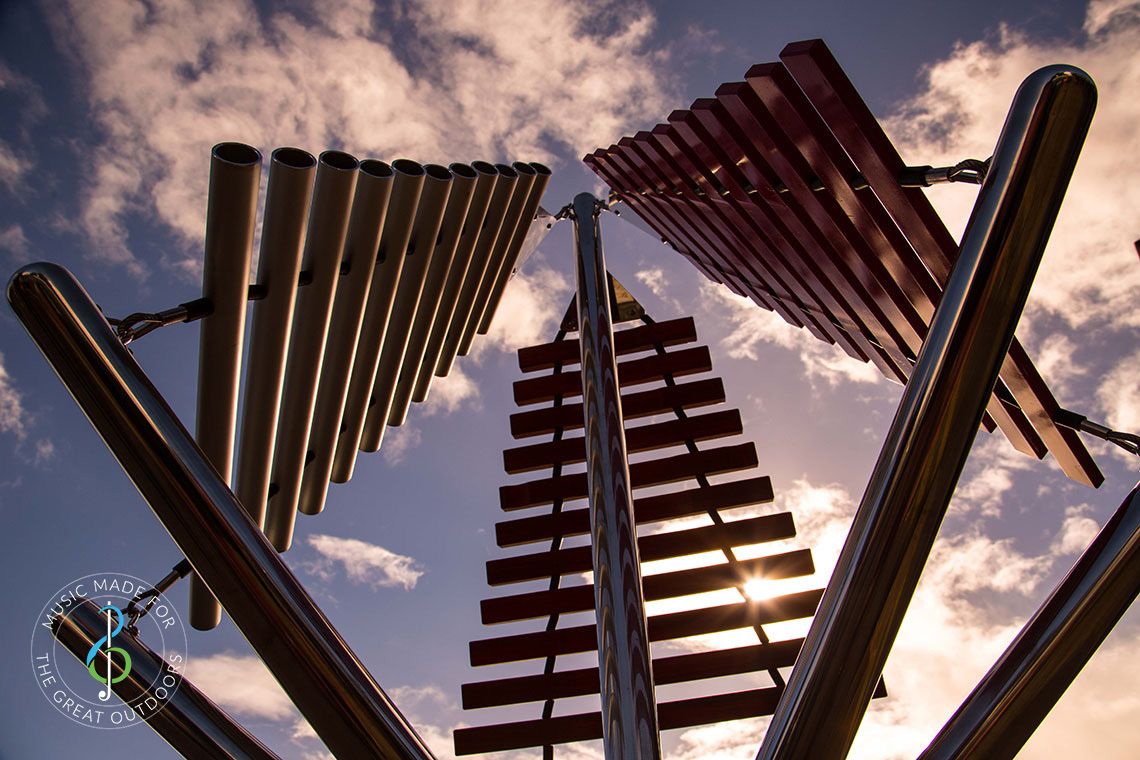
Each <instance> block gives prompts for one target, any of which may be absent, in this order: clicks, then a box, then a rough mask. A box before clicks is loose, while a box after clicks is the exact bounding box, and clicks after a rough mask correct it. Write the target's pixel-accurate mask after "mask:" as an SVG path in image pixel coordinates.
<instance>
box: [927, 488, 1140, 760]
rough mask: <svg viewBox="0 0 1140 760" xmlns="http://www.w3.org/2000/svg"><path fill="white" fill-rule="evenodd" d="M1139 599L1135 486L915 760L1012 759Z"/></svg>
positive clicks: (1139, 491)
mask: <svg viewBox="0 0 1140 760" xmlns="http://www.w3.org/2000/svg"><path fill="white" fill-rule="evenodd" d="M1137 594H1140V485H1138V486H1137V487H1136V488H1134V489H1132V492H1131V493H1130V494H1128V498H1126V499H1125V500H1124V503H1123V504H1121V505H1120V507H1119V508H1118V509H1117V510H1116V513H1115V514H1114V515H1113V516H1112V518H1111V519H1110V520H1109V521H1108V523H1107V524H1106V525H1105V526H1104V528H1103V529H1102V530H1101V532H1100V533H1099V534H1098V535H1097V537H1096V538H1095V539H1094V540H1093V542H1092V543H1091V544H1090V545H1089V547H1088V549H1086V550H1085V552H1084V554H1082V555H1081V558H1080V559H1079V560H1077V564H1076V565H1074V566H1073V569H1072V570H1070V571H1069V574H1068V575H1066V576H1065V579H1064V580H1063V581H1061V583H1060V585H1059V586H1057V588H1056V589H1055V590H1054V591H1053V593H1052V594H1051V595H1050V596H1049V598H1048V599H1047V600H1046V601H1045V603H1044V604H1043V605H1041V609H1039V610H1038V611H1037V613H1036V614H1035V615H1034V616H1033V617H1032V618H1031V619H1030V621H1029V622H1028V623H1026V624H1025V627H1024V628H1022V629H1021V632H1020V633H1019V634H1017V638H1015V639H1014V640H1013V643H1011V644H1010V645H1009V647H1008V648H1007V649H1006V650H1005V653H1004V654H1002V656H1001V658H1000V659H999V660H998V661H997V663H996V664H995V665H994V666H993V667H992V668H990V672H989V673H987V674H986V676H985V678H983V679H982V680H981V681H980V682H979V683H978V685H977V686H976V687H975V688H974V691H973V692H971V694H970V696H969V697H967V698H966V701H965V702H963V703H962V706H961V707H959V708H958V711H957V712H956V713H954V717H953V718H951V719H950V721H949V722H948V723H947V724H946V725H945V726H944V727H943V728H942V730H941V731H939V732H938V736H936V737H935V738H934V741H933V742H931V744H930V746H929V747H927V748H926V751H925V752H923V753H922V755H921V758H922V760H957V759H958V758H971V757H985V758H992V760H1001V759H1002V758H1012V757H1014V756H1016V755H1017V753H1018V752H1019V751H1020V750H1021V747H1022V746H1023V745H1024V744H1025V742H1026V741H1027V740H1028V739H1029V737H1030V736H1031V735H1032V734H1033V732H1034V731H1035V730H1037V727H1038V726H1039V725H1040V724H1041V721H1043V720H1044V719H1045V716H1046V715H1048V714H1049V711H1050V710H1052V709H1053V706H1054V705H1055V704H1056V703H1057V700H1059V699H1060V698H1061V695H1062V694H1064V693H1065V689H1067V688H1069V684H1071V683H1072V682H1073V679H1074V678H1076V677H1077V674H1078V673H1080V672H1081V668H1083V667H1084V666H1085V664H1086V663H1087V662H1088V661H1089V659H1090V658H1091V657H1092V656H1093V653H1095V652H1096V650H1097V647H1099V646H1100V645H1101V642H1103V641H1104V639H1105V637H1107V636H1108V634H1109V632H1110V631H1111V630H1112V628H1113V626H1115V625H1116V623H1117V621H1119V620H1120V618H1121V616H1122V615H1123V614H1124V613H1125V612H1126V611H1127V610H1128V607H1129V606H1130V605H1131V604H1132V602H1133V601H1134V600H1135V599H1136V596H1137Z"/></svg>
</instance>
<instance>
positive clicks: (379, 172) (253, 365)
mask: <svg viewBox="0 0 1140 760" xmlns="http://www.w3.org/2000/svg"><path fill="white" fill-rule="evenodd" d="M260 173H261V154H260V153H259V152H258V151H257V150H255V149H254V148H252V147H250V146H248V145H242V144H238V143H222V144H220V145H217V146H215V147H214V150H213V153H212V161H211V169H210V191H209V202H208V211H207V221H206V246H205V248H206V254H205V271H204V275H203V295H204V297H205V298H206V299H208V300H209V302H210V304H211V306H212V312H211V313H210V315H209V316H207V317H206V318H205V319H203V321H202V333H201V347H200V352H199V371H198V402H197V422H196V425H197V427H196V432H195V435H196V439H197V441H198V443H199V445H200V446H201V448H202V450H203V452H204V453H205V455H206V456H207V458H208V459H209V460H210V462H211V463H212V464H213V465H214V466H215V468H216V469H217V470H218V472H219V473H220V474H221V475H222V477H223V478H224V479H225V480H226V482H227V483H230V485H231V487H232V488H233V490H234V493H235V494H236V495H237V497H238V499H239V500H240V501H241V503H242V504H243V505H244V507H245V509H246V510H247V511H248V513H249V515H250V517H251V519H252V520H253V521H254V522H255V523H258V524H259V525H261V526H262V528H263V529H264V531H265V534H266V536H267V537H268V538H269V540H270V541H271V542H272V543H273V545H274V546H275V547H276V548H277V549H278V550H279V551H285V550H286V549H288V548H289V546H290V544H291V542H292V537H293V528H294V523H295V520H296V513H297V511H298V509H299V510H300V511H301V512H304V513H305V514H317V513H319V512H320V511H321V510H322V509H323V508H324V504H325V499H326V495H327V492H328V486H329V482H330V480H331V481H332V482H337V483H344V482H346V481H348V480H349V478H351V477H352V472H353V467H354V465H355V461H356V454H357V451H358V450H361V451H376V450H377V449H379V447H380V442H381V439H382V438H383V436H384V429H385V426H386V425H400V424H402V423H403V422H404V419H405V417H406V415H407V412H408V407H409V405H410V403H411V401H413V400H414V401H423V400H425V399H426V398H427V394H428V389H429V387H430V384H431V382H432V377H433V375H434V376H440V377H442V376H445V375H447V374H448V373H449V371H450V369H451V366H452V364H453V362H454V360H455V357H456V356H457V355H465V354H466V353H467V352H468V351H469V349H470V347H471V343H472V340H473V338H474V335H475V333H476V332H479V333H486V332H487V330H488V328H489V326H490V322H491V319H492V317H493V316H494V313H495V310H496V307H497V305H498V303H499V301H500V299H501V298H502V294H503V290H504V288H505V287H506V284H507V280H508V279H509V278H510V276H511V274H512V272H513V269H514V267H515V263H516V259H517V257H518V255H519V252H520V250H521V249H522V246H523V241H524V239H525V238H526V236H527V232H528V230H529V229H530V226H531V222H532V220H533V219H534V218H535V215H536V212H537V211H538V207H539V201H540V199H541V197H542V193H543V190H544V189H545V187H546V184H547V182H548V181H549V178H550V170H549V169H547V168H546V167H544V166H542V165H541V164H535V163H531V164H526V163H521V162H516V163H514V164H513V165H511V166H507V165H505V164H494V165H492V164H489V163H486V162H482V161H476V162H473V163H472V164H460V163H456V164H451V165H450V166H447V167H444V166H438V165H433V164H428V165H421V164H418V163H416V162H414V161H408V160H398V161H394V162H392V163H391V164H390V165H389V164H387V163H385V162H383V161H377V160H372V159H368V160H364V161H358V160H357V159H356V158H354V157H353V156H350V155H348V154H347V153H342V152H339V151H326V152H324V153H322V154H321V155H320V156H319V157H318V158H314V157H313V156H312V155H311V154H309V153H307V152H305V151H303V150H298V149H296V148H279V149H277V150H275V151H274V152H273V155H272V158H271V160H270V169H269V182H268V190H267V193H266V200H265V210H264V215H263V218H262V227H261V247H260V256H259V260H258V267H257V280H256V283H257V285H256V288H254V289H253V291H251V289H250V286H249V274H250V264H251V256H252V249H253V238H254V227H255V221H256V212H257V200H258V187H259V182H260ZM251 296H253V297H256V298H257V299H258V300H257V302H256V305H255V306H254V307H253V312H254V314H253V325H252V328H251V332H250V345H249V356H248V361H247V367H248V369H247V370H246V377H245V403H244V407H243V413H242V420H241V435H240V436H236V435H235V433H236V428H237V425H236V423H237V411H238V388H239V384H240V376H241V364H242V358H241V357H242V342H243V335H244V332H245V317H246V314H245V312H246V303H247V300H249V298H250V297H251ZM235 437H236V438H237V448H238V451H237V464H236V468H233V455H234V446H235ZM231 474H232V475H233V478H232V479H231ZM220 617H221V613H220V608H219V606H218V603H217V602H216V600H215V599H214V598H213V596H212V595H211V594H210V592H209V590H208V589H207V588H206V587H205V585H204V584H202V583H201V582H200V581H199V580H198V579H197V578H196V577H195V578H193V579H192V582H191V589H190V620H191V623H192V625H194V627H195V628H198V629H209V628H213V627H214V626H216V625H217V624H218V622H219V621H220Z"/></svg>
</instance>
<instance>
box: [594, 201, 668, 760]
mask: <svg viewBox="0 0 1140 760" xmlns="http://www.w3.org/2000/svg"><path fill="white" fill-rule="evenodd" d="M599 211H600V204H599V202H598V200H597V198H595V197H594V196H592V195H590V194H589V193H580V194H579V195H577V196H576V197H575V198H574V204H573V217H572V218H573V220H574V243H575V249H576V254H577V255H576V258H577V270H578V334H579V338H580V344H581V352H582V401H583V404H582V408H583V413H584V417H585V445H586V478H587V482H588V484H589V494H590V534H591V535H590V537H591V540H592V542H593V543H592V546H593V552H592V556H593V567H594V603H595V608H594V609H595V615H596V618H597V626H598V665H599V669H600V670H599V673H600V676H601V697H602V733H603V739H604V746H605V754H606V760H617V759H618V758H620V759H621V760H656V759H657V758H660V757H661V746H660V737H659V735H658V730H657V706H656V701H655V698H654V692H653V673H652V670H651V665H650V659H649V636H648V634H647V632H646V623H645V601H644V599H643V598H642V589H641V562H640V560H639V558H638V551H637V530H636V527H635V526H636V525H637V523H636V521H635V520H634V515H633V495H632V491H631V489H630V482H629V463H628V460H627V457H626V445H625V424H624V420H623V418H622V412H621V396H620V393H619V388H618V380H617V359H616V356H615V354H614V348H613V341H614V335H613V321H612V315H611V314H610V297H609V278H608V277H607V273H606V261H605V256H604V255H603V253H602V239H601V234H600V228H599V223H598V214H599Z"/></svg>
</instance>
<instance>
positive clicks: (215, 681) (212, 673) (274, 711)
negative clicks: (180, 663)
mask: <svg viewBox="0 0 1140 760" xmlns="http://www.w3.org/2000/svg"><path fill="white" fill-rule="evenodd" d="M186 677H187V679H189V680H190V682H191V683H193V684H194V685H195V686H197V687H198V688H199V689H201V690H202V691H204V692H205V693H206V695H207V696H208V697H210V699H212V700H214V701H215V702H217V703H218V704H219V705H221V706H222V707H224V708H226V709H227V710H232V711H233V712H235V713H237V714H238V715H240V716H243V717H248V718H264V719H266V720H273V721H282V720H287V719H293V718H295V717H296V714H297V711H296V709H295V708H294V707H293V703H292V701H290V699H289V697H287V696H286V695H285V692H284V691H282V689H281V686H280V685H279V684H278V683H277V680H276V679H274V678H273V676H272V675H271V674H270V673H269V669H268V668H266V667H265V664H264V663H263V662H262V661H261V659H260V658H259V657H256V656H254V655H239V654H235V653H233V652H223V653H222V654H214V655H210V656H208V657H190V658H187V665H186Z"/></svg>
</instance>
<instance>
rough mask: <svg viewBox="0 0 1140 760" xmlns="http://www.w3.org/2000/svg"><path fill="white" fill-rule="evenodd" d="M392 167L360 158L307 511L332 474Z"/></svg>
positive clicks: (305, 490) (317, 507) (315, 510)
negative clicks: (334, 453)
mask: <svg viewBox="0 0 1140 760" xmlns="http://www.w3.org/2000/svg"><path fill="white" fill-rule="evenodd" d="M393 174H394V172H393V171H392V167H391V166H389V165H388V164H386V163H384V162H382V161H372V160H368V161H362V162H361V163H360V179H359V181H358V182H357V184H356V197H355V198H354V199H353V201H352V217H351V218H350V219H349V222H348V237H347V239H346V240H345V244H344V258H345V265H346V266H347V267H348V272H347V273H346V274H345V275H344V276H343V277H342V278H341V281H340V284H339V285H338V286H337V291H336V301H335V302H334V303H333V315H332V322H331V323H330V325H329V344H328V347H327V348H326V349H325V361H324V364H323V365H322V366H321V383H320V389H319V390H318V391H317V404H316V407H315V410H314V412H313V428H312V430H311V431H310V433H309V453H308V458H309V461H308V463H307V464H306V465H305V473H304V478H303V479H302V481H301V496H300V502H299V504H298V508H299V509H300V510H301V512H303V513H304V514H306V515H315V514H319V513H320V512H321V510H323V509H324V507H325V498H326V497H327V496H328V491H329V476H330V475H331V474H332V463H333V452H334V451H335V450H336V438H337V435H339V434H340V421H341V418H342V417H343V416H344V400H345V398H346V397H347V396H348V380H349V377H350V376H351V375H352V364H353V361H354V360H355V358H356V344H357V342H358V341H359V340H360V326H361V324H362V323H363V320H364V306H365V304H366V303H367V301H368V293H369V290H370V289H371V285H372V273H373V272H374V271H375V269H376V254H377V253H378V252H379V250H380V231H381V230H382V229H383V228H384V219H385V217H386V216H387V212H388V200H389V198H390V197H391V194H392V176H393Z"/></svg>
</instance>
